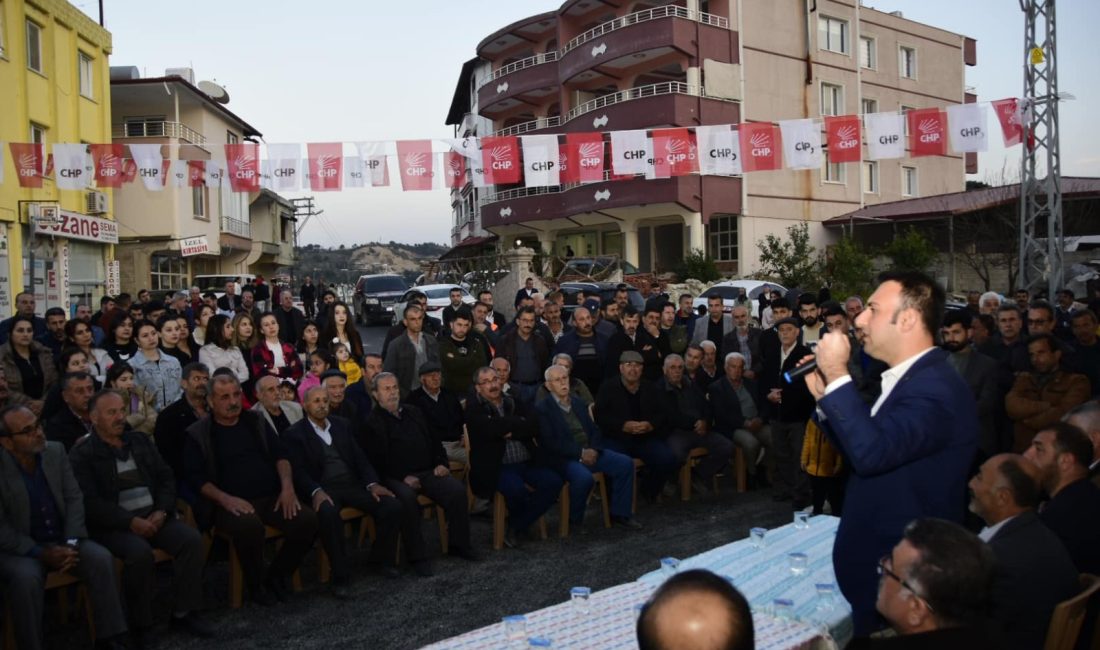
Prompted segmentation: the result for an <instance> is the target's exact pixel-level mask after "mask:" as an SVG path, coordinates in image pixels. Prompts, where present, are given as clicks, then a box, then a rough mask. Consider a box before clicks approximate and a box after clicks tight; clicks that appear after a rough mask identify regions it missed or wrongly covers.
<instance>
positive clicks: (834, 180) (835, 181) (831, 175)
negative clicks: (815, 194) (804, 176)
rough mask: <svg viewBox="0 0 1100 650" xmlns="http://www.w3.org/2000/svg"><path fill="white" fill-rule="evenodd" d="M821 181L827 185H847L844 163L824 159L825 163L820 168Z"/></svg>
mask: <svg viewBox="0 0 1100 650" xmlns="http://www.w3.org/2000/svg"><path fill="white" fill-rule="evenodd" d="M821 182H822V183H827V184H829V185H847V184H848V174H847V169H846V166H845V164H844V163H836V162H829V159H828V158H826V159H825V165H824V166H823V167H822V168H821Z"/></svg>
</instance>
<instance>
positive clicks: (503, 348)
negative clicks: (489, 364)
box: [496, 327, 550, 379]
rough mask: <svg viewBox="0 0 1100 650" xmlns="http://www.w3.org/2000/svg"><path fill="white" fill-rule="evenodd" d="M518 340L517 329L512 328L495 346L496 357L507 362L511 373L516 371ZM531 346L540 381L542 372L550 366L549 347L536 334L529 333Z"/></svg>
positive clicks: (544, 340)
mask: <svg viewBox="0 0 1100 650" xmlns="http://www.w3.org/2000/svg"><path fill="white" fill-rule="evenodd" d="M518 338H519V328H518V327H513V328H511V329H510V330H509V331H508V333H506V334H505V335H504V336H502V337H500V342H499V344H498V345H497V354H496V356H498V357H503V358H505V359H507V360H508V363H509V364H511V366H512V371H513V373H514V372H515V369H516V359H517V358H518V357H517V355H516V340H517V339H518ZM531 344H532V345H534V350H535V362H536V363H537V364H538V366H539V373H540V379H541V373H542V370H543V369H545V368H546V367H547V366H549V365H550V346H549V345H547V343H546V339H545V338H543V337H542V336H539V335H538V334H537V333H536V332H534V331H532V332H531Z"/></svg>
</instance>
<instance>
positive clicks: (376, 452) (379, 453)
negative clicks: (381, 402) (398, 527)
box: [359, 404, 447, 481]
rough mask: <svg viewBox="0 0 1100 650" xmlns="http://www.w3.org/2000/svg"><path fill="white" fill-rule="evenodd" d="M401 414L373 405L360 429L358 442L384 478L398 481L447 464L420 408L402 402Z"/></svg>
mask: <svg viewBox="0 0 1100 650" xmlns="http://www.w3.org/2000/svg"><path fill="white" fill-rule="evenodd" d="M400 413H401V417H400V418H397V417H394V415H393V414H391V413H390V412H389V411H387V410H386V409H384V408H382V407H381V406H376V407H374V410H373V411H371V413H370V416H369V417H367V420H366V425H365V426H364V427H363V428H362V434H361V436H360V438H359V444H360V446H362V447H363V449H364V450H365V451H366V452H367V457H369V458H370V459H371V461H372V462H373V463H374V464H375V466H376V467H377V468H378V472H379V473H380V474H381V475H382V476H383V477H385V478H388V479H393V480H395V481H401V480H403V479H404V478H405V477H406V476H409V475H410V474H417V473H419V472H426V471H429V470H431V469H433V468H435V467H437V466H439V465H442V466H444V467H447V452H446V451H444V450H443V443H442V442H440V441H439V439H438V438H436V437H435V436H434V435H433V434H432V429H431V426H429V425H428V421H427V419H425V418H424V414H423V413H421V412H420V409H418V408H416V407H415V406H411V405H409V404H406V405H405V406H403V407H401V411H400Z"/></svg>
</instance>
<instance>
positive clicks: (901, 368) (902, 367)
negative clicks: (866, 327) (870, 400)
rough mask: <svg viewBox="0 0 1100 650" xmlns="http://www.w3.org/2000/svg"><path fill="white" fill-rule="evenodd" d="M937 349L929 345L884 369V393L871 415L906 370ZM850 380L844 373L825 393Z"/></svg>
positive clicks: (876, 411) (872, 415) (876, 401)
mask: <svg viewBox="0 0 1100 650" xmlns="http://www.w3.org/2000/svg"><path fill="white" fill-rule="evenodd" d="M935 349H936V348H935V346H932V347H929V348H927V349H925V350H923V351H921V352H918V353H916V354H914V355H913V356H911V357H909V358H908V359H906V360H905V361H902V362H901V363H899V364H898V365H896V366H893V367H891V368H889V369H887V370H883V371H882V394H881V395H879V396H878V399H877V400H875V404H874V406H872V407H871V417H875V414H876V413H878V409H879V407H881V406H882V405H883V403H885V402H886V398H887V397H889V396H890V393H891V392H892V391H893V390H894V387H895V386H897V385H898V381H899V380H900V379H901V378H902V377H904V376H905V373H906V372H909V369H910V368H912V367H913V364H915V363H916V362H917V361H918V360H919V359H920V358H921V357H923V356H924V355H926V354H928V353H929V352H931V351H932V350H935ZM850 381H852V376H851V375H844V376H843V377H839V378H837V379H834V380H832V381H831V382H829V385H828V386H826V387H825V394H826V395H828V394H829V393H831V392H833V391H834V390H836V389H838V388H840V387H841V386H843V385H845V384H847V383H849V382H850Z"/></svg>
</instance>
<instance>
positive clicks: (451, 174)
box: [443, 151, 466, 189]
mask: <svg viewBox="0 0 1100 650" xmlns="http://www.w3.org/2000/svg"><path fill="white" fill-rule="evenodd" d="M443 180H444V181H446V183H445V185H446V186H447V187H449V188H450V189H458V188H461V187H462V186H463V185H464V184H465V183H466V157H465V156H463V155H462V154H460V153H458V152H457V151H445V152H443Z"/></svg>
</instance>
